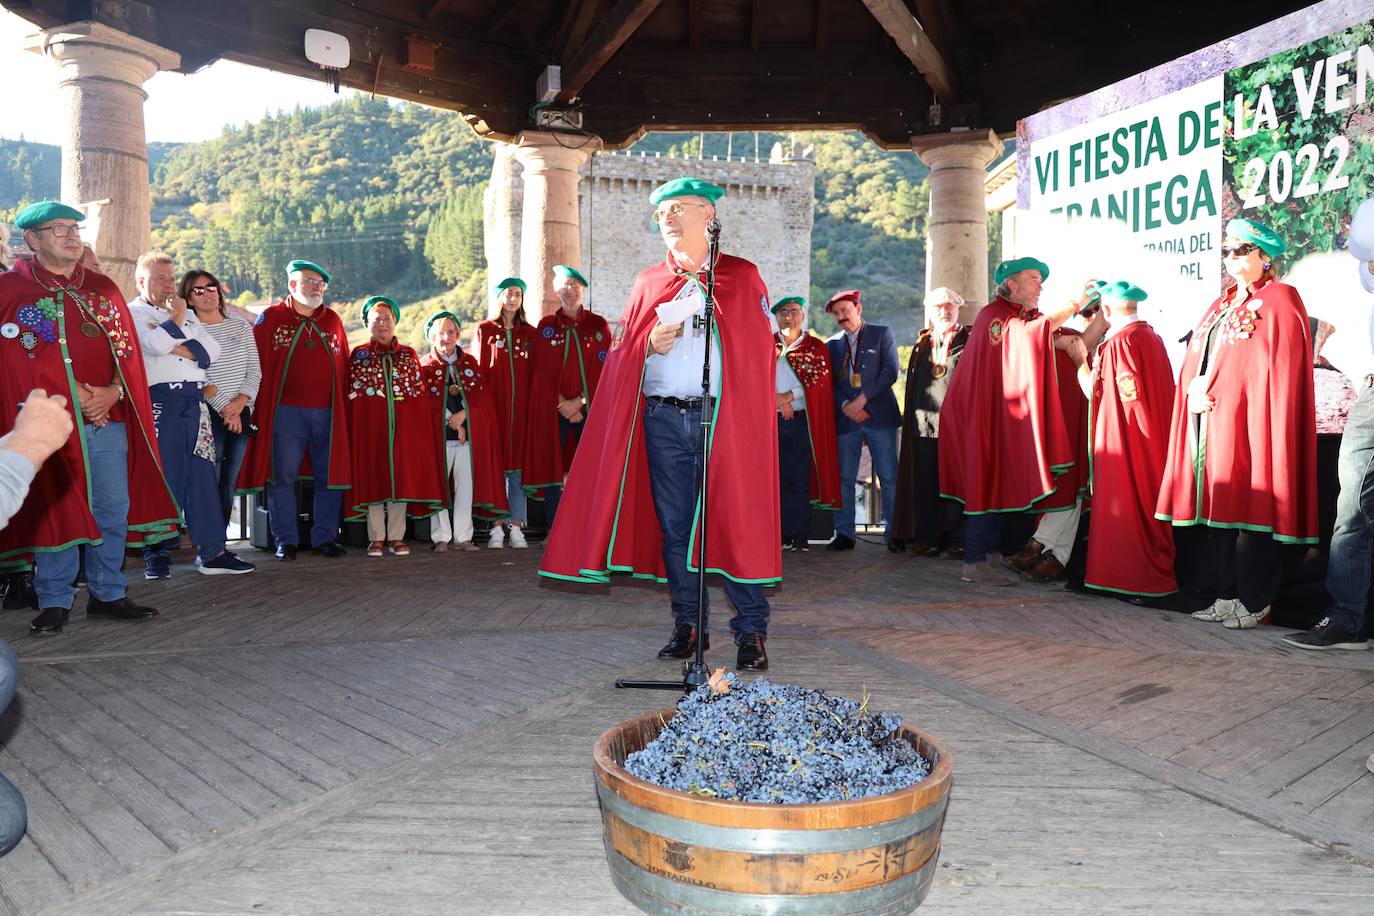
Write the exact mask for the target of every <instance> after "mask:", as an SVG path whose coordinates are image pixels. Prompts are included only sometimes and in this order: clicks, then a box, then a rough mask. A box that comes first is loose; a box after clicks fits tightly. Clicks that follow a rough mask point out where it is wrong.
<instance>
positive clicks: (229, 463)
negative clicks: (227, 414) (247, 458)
mask: <svg viewBox="0 0 1374 916" xmlns="http://www.w3.org/2000/svg"><path fill="white" fill-rule="evenodd" d="M240 416H242V417H243V418H244V419H247V417H248V412H247V411H244V412H243V413H242V414H241V415H240ZM210 428H211V429H213V430H214V431H215V472H216V473H217V474H218V476H219V500H220V506H221V507H222V508H223V509H224V518H225V524H228V519H229V516H230V515H231V514H232V513H233V511H234V486H235V484H236V483H237V482H238V479H239V468H241V467H243V456H244V455H246V454H248V441H249V440H248V436H247V435H245V434H244V433H231V432H229V427H227V426H225V425H224V420H222V419H221V418H220V415H219V414H218V413H217V412H215V411H213V410H212V411H210Z"/></svg>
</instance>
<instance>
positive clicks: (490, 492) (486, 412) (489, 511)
mask: <svg viewBox="0 0 1374 916" xmlns="http://www.w3.org/2000/svg"><path fill="white" fill-rule="evenodd" d="M447 368H448V363H446V362H444V360H443V359H442V358H441V357H439V356H438V355H437V354H435V353H433V352H430V353H429V354H428V355H426V356H425V358H424V359H422V360H420V372H421V373H422V376H423V378H424V381H425V386H426V388H427V389H428V394H429V408H428V409H429V411H430V414H431V416H432V417H433V418H434V419H433V420H432V421H431V422H433V423H435V424H437V426H436V429H437V435H438V438H439V442H438V449H439V454H440V455H441V456H442V455H443V453H444V400H445V397H446V395H447V387H448V385H447V379H446V378H445V376H446V374H447V373H446V371H445V370H447ZM454 370H455V374H456V375H457V377H458V379H459V384H460V385H461V386H462V389H463V402H464V403H465V404H466V405H467V413H468V419H467V433H468V453H469V455H471V457H472V512H473V514H474V515H476V516H477V517H478V518H483V519H488V520H494V519H498V518H505V517H506V516H508V515H510V503H509V502H507V500H506V470H505V468H504V467H502V464H503V460H502V456H501V439H500V437H499V436H498V435H497V430H498V428H499V427H498V426H497V422H498V421H497V419H496V408H495V407H493V406H492V403H491V391H490V390H489V389H488V388H487V383H486V379H485V378H484V377H483V375H482V367H481V366H479V365H478V364H477V360H476V359H475V358H474V357H472V356H471V355H469V354H467V353H464V352H463V351H462V350H459V351H458V361H457V362H456V363H454ZM441 460H442V461H444V462H445V463H444V464H443V465H441V468H442V470H443V473H444V487H445V491H446V492H447V487H448V473H447V471H448V464H447V459H446V458H441ZM449 504H450V505H452V494H450V499H449Z"/></svg>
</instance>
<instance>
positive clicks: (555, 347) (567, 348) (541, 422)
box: [522, 308, 611, 499]
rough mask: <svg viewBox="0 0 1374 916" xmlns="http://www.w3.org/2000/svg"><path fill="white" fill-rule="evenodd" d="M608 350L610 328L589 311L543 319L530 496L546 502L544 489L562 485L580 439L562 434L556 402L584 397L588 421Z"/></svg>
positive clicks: (528, 444)
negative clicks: (572, 315)
mask: <svg viewBox="0 0 1374 916" xmlns="http://www.w3.org/2000/svg"><path fill="white" fill-rule="evenodd" d="M610 350H611V329H610V326H609V325H607V324H606V319H605V318H602V317H601V316H600V315H597V314H594V313H593V312H590V311H588V310H587V309H586V308H581V309H579V310H578V313H577V317H576V318H570V317H569V316H568V313H567V312H566V311H564V310H563V309H561V308H560V309H559V310H558V311H556V312H554V313H553V314H552V315H545V316H544V317H543V318H542V319H541V320H540V322H539V326H538V327H537V328H536V329H535V332H534V370H533V372H532V373H531V377H530V401H529V417H528V420H529V423H528V426H527V427H526V432H525V436H526V439H525V463H524V469H525V473H524V477H523V479H522V483H523V484H524V487H525V492H526V493H527V494H528V495H529V496H530V498H532V499H543V498H544V493H543V489H544V488H545V487H549V486H553V487H560V486H562V485H563V476H564V475H565V474H566V473H567V470H568V468H570V467H572V460H573V455H574V453H575V452H576V451H577V443H578V439H577V438H575V436H574V435H572V434H569V435H567V436H562V435H560V434H559V432H560V426H561V424H560V423H559V420H560V419H561V417H560V416H559V413H558V402H559V401H561V400H563V399H565V398H574V397H579V396H580V397H581V398H582V399H583V407H582V416H583V420H582V422H583V423H585V422H586V416H587V413H588V411H590V410H591V405H592V399H593V398H594V397H595V396H596V388H597V385H598V384H599V383H600V381H601V370H602V367H603V366H604V365H605V364H606V358H607V356H608V355H609V354H610Z"/></svg>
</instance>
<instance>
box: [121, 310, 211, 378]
mask: <svg viewBox="0 0 1374 916" xmlns="http://www.w3.org/2000/svg"><path fill="white" fill-rule="evenodd" d="M129 314H130V315H131V316H132V317H133V320H134V327H135V329H137V331H138V343H139V347H140V348H141V349H142V350H143V365H144V368H145V369H146V371H147V373H148V384H149V385H150V386H152V385H161V384H166V383H169V382H170V383H176V382H201V383H204V381H205V369H203V368H201V366H200V364H199V363H197V362H196V361H195V360H189V359H187V358H186V357H184V356H176V355H174V354H173V353H172V350H174V349H176V348H177V347H178V346H183V345H188V344H195V345H197V346H199V347H200V348H201V349H202V350H204V352H205V356H206V359H205V362H206V364H207V365H208V364H209V363H213V362H214V361H215V360H216V359H219V354H220V347H219V341H217V340H215V338H214V337H213V336H211V334H210V332H209V331H207V330H206V329H205V326H204V325H203V324H201V323H200V319H198V318H197V317H196V316H195V313H194V312H193V311H192V310H191V309H190V307H189V306H188V307H187V309H186V317H185V318H184V319H182V323H181V326H180V327H178V326H177V325H176V323H175V322H173V321H172V316H171V313H170V312H168V311H167V310H166V309H161V308H158V307H157V306H155V305H153V304H152V303H151V302H149V301H148V300H147V299H145V298H143V297H142V296H139V297H138V298H137V299H135V300H134V301H133V302H130V303H129ZM188 349H191V350H193V351H194V350H195V349H196V347H195V346H188Z"/></svg>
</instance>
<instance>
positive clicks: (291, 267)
mask: <svg viewBox="0 0 1374 916" xmlns="http://www.w3.org/2000/svg"><path fill="white" fill-rule="evenodd" d="M286 276H287V281H286V285H287V289H288V290H289V292H288V294H287V297H286V298H285V299H283V300H282V301H280V302H278V303H277V304H276V305H273V306H270V307H269V308H268V309H267V310H266V311H264V312H263V313H262V315H260V316H259V317H258V321H257V324H255V325H254V326H253V338H254V339H255V340H256V341H257V344H258V361H259V362H260V363H262V385H261V388H260V389H259V391H260V393H259V395H258V403H257V407H256V409H255V411H254V414H253V420H254V422H255V423H257V426H258V434H257V436H256V437H255V438H253V439H252V441H251V442H250V443H249V445H248V454H247V455H245V456H244V459H243V469H242V470H241V471H239V483H238V489H239V492H241V493H243V492H247V493H257V492H261V491H262V490H264V489H266V491H267V514H268V518H269V520H270V522H271V525H272V537H273V539H274V540H275V541H276V542H277V559H278V560H294V559H296V547H297V545H298V543H299V540H300V535H299V534H298V525H297V521H296V478H297V476H299V475H306V476H313V477H314V479H315V507H314V525H313V527H312V528H311V532H310V542H311V543H310V546H311V547H312V548H314V550H315V552H316V553H318V554H320V555H321V556H326V557H339V556H343V554H344V549H343V547H342V546H340V544H339V543H338V534H339V513H340V510H341V509H342V507H343V493H344V491H345V490H347V489H348V488H349V486H350V485H351V481H352V468H351V465H350V462H349V452H348V422H347V418H346V416H345V414H346V409H345V407H344V404H345V401H344V384H345V382H346V381H347V379H348V334H347V333H346V332H345V331H344V326H343V321H342V320H341V319H340V318H339V316H338V315H337V314H336V313H335V312H334V311H333V310H332V309H330V308H329V307H328V306H326V305H325V304H324V293H325V290H326V289H328V288H329V274H328V272H327V271H325V269H324V268H323V267H321V266H320V265H318V264H316V263H314V262H312V261H301V260H295V261H292V262H291V263H290V264H287V265H286ZM307 451H308V452H309V454H308V456H307Z"/></svg>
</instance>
